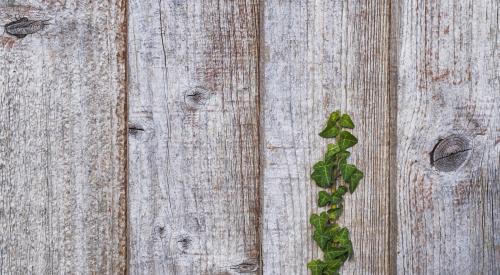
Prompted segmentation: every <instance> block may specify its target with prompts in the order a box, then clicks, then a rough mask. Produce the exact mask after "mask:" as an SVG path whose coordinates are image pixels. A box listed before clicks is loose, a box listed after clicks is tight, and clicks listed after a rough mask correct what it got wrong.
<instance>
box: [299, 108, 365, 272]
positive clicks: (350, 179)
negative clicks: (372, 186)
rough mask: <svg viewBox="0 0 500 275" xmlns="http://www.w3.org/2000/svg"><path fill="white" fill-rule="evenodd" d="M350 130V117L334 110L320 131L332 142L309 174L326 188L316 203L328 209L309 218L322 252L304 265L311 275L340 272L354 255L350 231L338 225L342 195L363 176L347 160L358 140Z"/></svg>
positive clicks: (320, 193) (351, 189)
mask: <svg viewBox="0 0 500 275" xmlns="http://www.w3.org/2000/svg"><path fill="white" fill-rule="evenodd" d="M350 129H354V123H353V122H352V119H351V117H350V116H349V115H347V114H341V113H340V111H335V112H333V113H331V114H330V117H329V118H328V121H327V123H326V126H325V128H324V129H323V131H321V133H320V134H319V135H320V136H321V137H323V138H326V139H334V140H335V143H330V144H328V146H327V149H326V153H325V155H324V157H323V159H322V160H320V161H318V162H317V163H316V164H314V166H313V171H312V174H311V178H312V180H313V181H314V182H315V183H316V184H317V185H318V186H319V187H321V188H324V189H326V190H322V191H320V192H319V193H318V206H319V207H327V210H325V211H322V212H321V213H318V214H312V215H311V217H310V219H309V222H310V223H311V225H312V226H313V227H314V231H313V234H312V238H313V239H314V241H315V242H316V243H317V244H318V246H319V247H320V248H321V250H322V251H323V259H315V260H312V261H310V262H309V263H308V264H307V267H308V268H309V269H310V270H311V271H312V275H334V274H340V273H339V270H340V268H341V267H342V265H343V264H344V262H345V261H347V260H348V259H349V258H351V257H352V255H353V249H352V242H351V239H350V238H349V230H348V229H347V228H345V227H342V226H340V225H339V224H338V219H339V217H340V215H341V214H342V211H343V208H344V207H343V200H344V195H345V194H346V193H347V192H349V193H353V192H354V191H355V190H356V187H358V184H359V182H360V181H361V179H362V178H363V172H361V171H360V170H359V169H358V168H357V167H356V166H355V165H353V164H349V163H347V159H348V158H349V156H350V155H351V153H350V152H349V151H348V149H349V148H351V147H353V146H354V145H356V144H357V143H358V139H357V138H356V137H355V136H354V135H353V134H351V133H350V132H349V130H350Z"/></svg>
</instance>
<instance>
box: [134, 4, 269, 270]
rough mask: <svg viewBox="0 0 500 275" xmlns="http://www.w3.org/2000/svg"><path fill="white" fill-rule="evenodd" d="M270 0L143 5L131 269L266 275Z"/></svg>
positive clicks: (138, 13)
mask: <svg viewBox="0 0 500 275" xmlns="http://www.w3.org/2000/svg"><path fill="white" fill-rule="evenodd" d="M259 11H260V8H259V4H258V1H229V0H228V1H188V2H186V1H143V0H137V1H131V5H130V21H129V45H130V48H129V60H130V63H129V64H130V112H129V113H130V118H129V127H131V128H132V131H130V135H129V136H130V140H129V144H130V162H129V163H130V180H129V184H130V185H129V186H130V187H129V190H130V193H129V194H130V196H129V198H130V200H129V202H130V203H129V206H130V221H129V225H130V272H131V273H133V274H235V273H247V272H252V273H255V272H257V271H258V270H259V265H260V263H259V260H260V234H259V214H260V205H259V204H260V199H259V197H260V195H259V187H260V186H259V182H260V181H259V175H260V172H259V104H258V103H259V93H258V83H259V82H258V78H259V74H258V72H259V71H258V45H259V40H258V38H259V37H258V26H259Z"/></svg>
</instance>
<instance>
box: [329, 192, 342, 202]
mask: <svg viewBox="0 0 500 275" xmlns="http://www.w3.org/2000/svg"><path fill="white" fill-rule="evenodd" d="M341 202H342V197H341V196H339V195H337V194H332V195H330V203H332V204H337V203H341Z"/></svg>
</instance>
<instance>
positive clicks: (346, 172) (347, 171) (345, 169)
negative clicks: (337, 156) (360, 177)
mask: <svg viewBox="0 0 500 275" xmlns="http://www.w3.org/2000/svg"><path fill="white" fill-rule="evenodd" d="M356 170H358V169H357V168H356V166H354V165H352V164H342V165H340V173H341V174H342V179H343V180H344V181H345V182H347V183H349V182H350V178H351V176H352V174H354V172H355V171H356Z"/></svg>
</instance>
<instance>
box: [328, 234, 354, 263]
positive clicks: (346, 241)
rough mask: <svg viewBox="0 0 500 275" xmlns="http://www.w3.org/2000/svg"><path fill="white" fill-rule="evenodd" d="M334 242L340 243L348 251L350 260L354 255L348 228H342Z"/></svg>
mask: <svg viewBox="0 0 500 275" xmlns="http://www.w3.org/2000/svg"><path fill="white" fill-rule="evenodd" d="M333 240H334V241H335V242H338V243H339V245H340V246H341V247H343V248H345V249H346V250H347V253H348V257H349V258H350V257H351V256H352V255H353V249H352V242H351V239H350V238H349V230H348V229H347V228H345V227H344V228H341V229H340V231H339V233H338V234H337V235H335V237H334V239H333Z"/></svg>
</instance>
